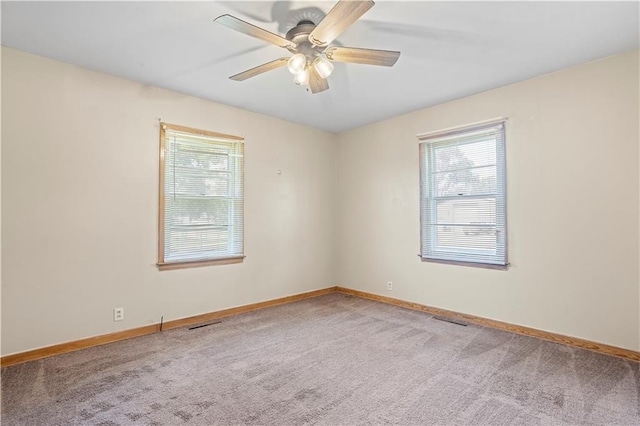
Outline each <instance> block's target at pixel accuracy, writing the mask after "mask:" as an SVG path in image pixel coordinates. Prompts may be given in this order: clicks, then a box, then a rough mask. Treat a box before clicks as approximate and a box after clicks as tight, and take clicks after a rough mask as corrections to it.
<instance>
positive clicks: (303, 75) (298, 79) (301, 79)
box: [293, 68, 309, 86]
mask: <svg viewBox="0 0 640 426" xmlns="http://www.w3.org/2000/svg"><path fill="white" fill-rule="evenodd" d="M293 82H294V83H295V84H297V85H298V86H305V85H307V84H309V70H307V69H306V68H305V69H303V70H302V71H300V72H299V73H297V74H295V75H294V76H293Z"/></svg>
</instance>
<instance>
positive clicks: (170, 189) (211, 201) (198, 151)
mask: <svg viewBox="0 0 640 426" xmlns="http://www.w3.org/2000/svg"><path fill="white" fill-rule="evenodd" d="M243 164H244V140H243V138H241V137H238V136H230V135H223V134H218V133H213V132H208V131H203V130H196V129H190V128H187V127H182V126H175V125H171V124H167V123H160V220H159V242H158V246H159V247H158V266H159V267H160V269H161V270H163V269H176V268H183V267H188V266H199V265H208V264H216V263H236V262H241V261H242V259H243V258H244V255H243V253H244V247H243V210H244V209H243V204H244V198H243V175H244V166H243Z"/></svg>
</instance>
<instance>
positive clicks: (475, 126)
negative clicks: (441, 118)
mask: <svg viewBox="0 0 640 426" xmlns="http://www.w3.org/2000/svg"><path fill="white" fill-rule="evenodd" d="M507 120H508V118H507V117H497V118H493V119H489V120H484V121H478V122H474V123H470V124H465V125H461V126H455V127H449V128H446V129H442V130H437V131H432V132H425V133H419V134H417V135H416V137H417V138H418V142H419V143H418V164H419V173H420V185H419V202H420V253H418V257H419V258H420V260H421V261H422V262H427V263H440V264H446V265H458V266H470V267H476V268H483V269H496V270H505V271H506V270H508V269H509V266H510V265H511V264H510V263H509V257H508V256H509V238H508V236H509V234H508V232H507V229H508V218H507V159H506V149H507V148H506V140H507V125H506V124H507ZM500 125H501V126H502V151H501V152H500V151H498V152H496V164H495V166H496V168H499V167H502V171H503V175H504V179H503V181H502V182H498V184H499V185H501V186H502V193H503V200H502V202H503V203H504V206H503V209H504V235H505V236H504V262H505V263H504V264H502V263H490V262H476V261H465V260H454V259H439V258H437V257H424V256H423V253H424V247H423V233H424V232H425V231H424V223H423V203H424V202H425V200H424V194H423V188H424V185H426V184H427V182H423V170H422V167H423V162H424V159H423V157H422V144H424V143H429V142H428V140H429V139H437V138H442V137H448V136H452V135H455V134H460V133H465V132H473V131H474V130H481V129H482V128H487V127H492V126H500ZM440 143H442V142H435V144H436V145H438V144H440ZM429 149H430V148H429ZM429 167H430V168H431V167H432V165H429ZM497 201H498V199H497V198H496V202H497ZM454 251H455V250H454ZM455 252H456V253H458V251H455Z"/></svg>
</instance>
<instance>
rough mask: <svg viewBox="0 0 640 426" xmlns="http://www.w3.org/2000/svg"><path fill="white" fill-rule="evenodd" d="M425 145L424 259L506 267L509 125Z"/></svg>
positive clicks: (448, 136)
mask: <svg viewBox="0 0 640 426" xmlns="http://www.w3.org/2000/svg"><path fill="white" fill-rule="evenodd" d="M420 140H421V144H420V169H421V170H420V172H421V173H420V175H421V179H420V183H421V185H420V193H421V234H422V237H421V243H422V244H421V246H422V249H421V256H422V258H423V259H430V260H443V261H454V262H455V261H457V262H473V263H483V264H494V265H506V264H507V253H506V241H507V240H506V205H505V201H506V200H505V192H506V191H505V188H506V182H505V152H504V123H503V122H500V123H498V124H492V125H485V126H482V127H475V128H471V129H465V130H464V131H457V132H450V133H445V134H439V135H433V136H428V137H422V138H420Z"/></svg>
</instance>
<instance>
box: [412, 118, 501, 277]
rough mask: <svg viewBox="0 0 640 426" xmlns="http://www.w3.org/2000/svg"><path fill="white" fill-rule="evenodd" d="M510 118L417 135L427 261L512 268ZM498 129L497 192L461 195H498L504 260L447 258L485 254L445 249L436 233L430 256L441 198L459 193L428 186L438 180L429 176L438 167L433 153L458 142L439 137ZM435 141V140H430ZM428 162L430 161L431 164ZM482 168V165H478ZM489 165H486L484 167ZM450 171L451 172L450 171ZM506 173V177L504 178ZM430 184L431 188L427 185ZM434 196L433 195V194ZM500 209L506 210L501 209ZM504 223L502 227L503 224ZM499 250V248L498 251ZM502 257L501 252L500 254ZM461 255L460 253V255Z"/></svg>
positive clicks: (422, 248) (424, 258)
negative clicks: (445, 193)
mask: <svg viewBox="0 0 640 426" xmlns="http://www.w3.org/2000/svg"><path fill="white" fill-rule="evenodd" d="M506 121H507V119H506V118H497V119H492V120H487V121H482V122H477V123H472V124H468V125H464V126H459V127H454V128H449V129H444V130H440V131H435V132H429V133H423V134H419V135H417V138H418V141H419V144H418V152H419V155H418V157H419V173H420V186H419V191H420V197H419V199H420V253H419V254H418V257H420V259H421V260H422V261H423V262H432V263H442V264H451V265H460V266H472V267H478V268H486V269H499V270H507V269H508V268H509V260H508V232H507V228H508V227H507V161H506V130H507V126H506ZM494 127H495V128H498V130H497V132H496V133H497V134H499V137H496V140H495V143H496V158H495V161H496V162H495V167H496V177H497V181H496V185H497V187H496V192H495V193H485V194H475V195H468V196H467V195H462V196H461V197H460V198H461V199H464V198H474V199H477V198H484V197H489V198H494V199H495V204H496V225H495V226H496V232H500V233H501V234H502V235H503V237H502V238H503V247H504V255H503V257H502V258H503V262H504V263H502V261H501V262H498V263H495V262H483V261H479V260H463V259H455V258H454V257H456V256H455V255H454V256H451V258H447V256H446V253H447V252H450V253H453V254H463V253H469V254H476V255H481V254H484V253H483V252H484V250H482V249H478V250H473V249H465V248H459V249H456V248H443V247H440V246H438V245H437V238H434V237H433V235H432V236H431V238H430V239H429V241H430V243H431V247H430V256H429V255H426V253H427V250H425V246H424V244H425V233H426V232H431V233H432V234H433V233H435V232H436V230H435V227H433V224H437V222H438V221H437V208H436V207H437V203H438V200H442V199H452V200H453V199H457V198H459V197H457V196H453V195H452V196H433V194H434V193H435V189H434V188H433V187H428V186H429V185H431V186H433V185H434V184H435V180H434V179H429V178H428V177H427V174H428V173H431V171H432V170H435V166H434V161H435V155H433V153H434V150H435V149H437V148H438V147H445V146H452V145H454V142H453V141H452V140H449V141H447V140H440V141H439V140H438V139H441V138H445V137H453V136H456V135H459V136H461V137H464V135H465V134H472V133H474V132H480V131H482V130H483V129H490V128H494ZM430 141H432V142H430ZM467 143H478V142H476V141H471V142H467ZM427 162H428V163H429V164H427ZM478 167H480V166H478ZM482 167H485V166H482ZM449 172H450V171H449ZM500 176H502V179H500ZM427 187H428V188H427ZM429 195H430V196H429ZM425 203H430V206H429V207H428V211H429V215H430V216H431V217H429V218H426V217H425V216H427V214H425V211H426V210H427V207H426V206H425ZM499 209H501V210H502V212H501V213H500V212H499ZM498 217H501V218H502V222H501V221H500V220H499V219H498ZM501 225H502V226H501ZM496 251H497V250H496ZM496 256H498V255H496ZM457 257H460V256H457Z"/></svg>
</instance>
